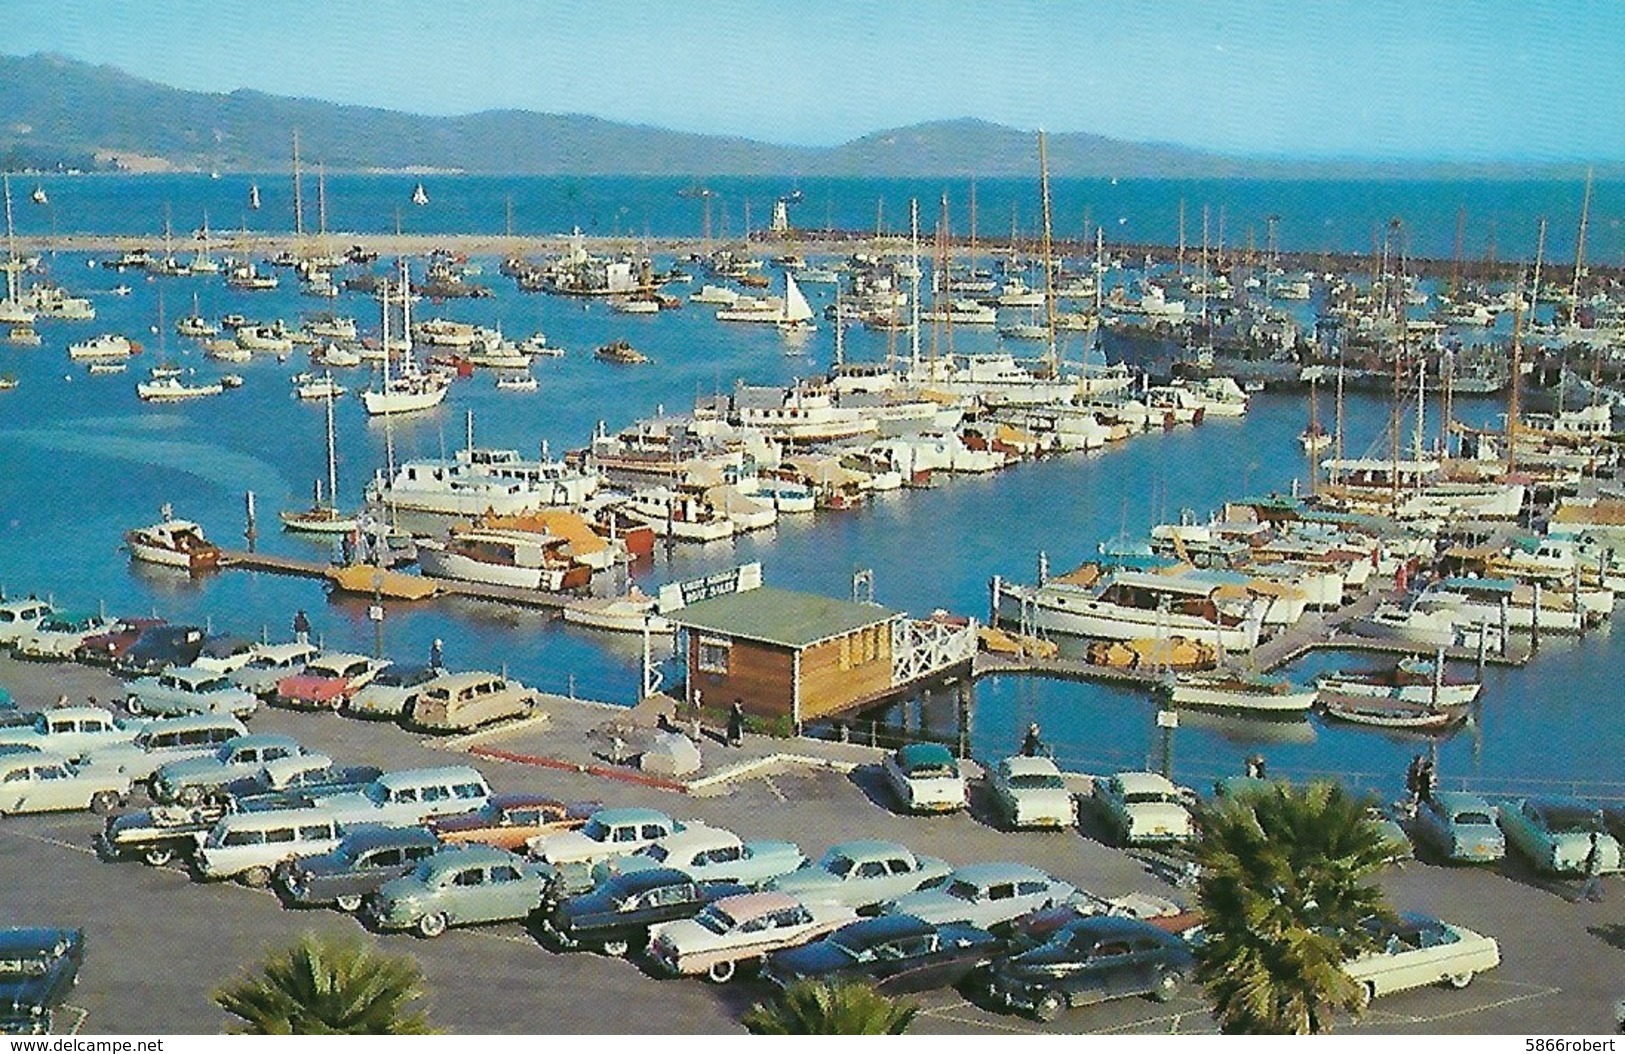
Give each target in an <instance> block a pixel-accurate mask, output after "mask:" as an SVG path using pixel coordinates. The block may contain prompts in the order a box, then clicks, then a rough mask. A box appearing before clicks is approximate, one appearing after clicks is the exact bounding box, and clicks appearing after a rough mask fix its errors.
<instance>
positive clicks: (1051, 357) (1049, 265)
mask: <svg viewBox="0 0 1625 1054" xmlns="http://www.w3.org/2000/svg"><path fill="white" fill-rule="evenodd" d="M1038 185H1039V196H1040V199H1041V201H1042V203H1043V206H1044V323H1045V329H1046V331H1047V334H1048V340H1049V353H1048V355H1047V357H1046V361H1047V362H1048V364H1049V374H1050V376H1051V377H1052V378H1053V377H1059V376H1060V375H1061V361H1060V353H1059V352H1058V351H1057V349H1056V346H1055V262H1054V256H1055V247H1054V243H1053V241H1052V237H1051V233H1050V203H1049V146H1048V143H1047V141H1046V140H1045V137H1044V130H1043V129H1042V128H1040V129H1039V130H1038Z"/></svg>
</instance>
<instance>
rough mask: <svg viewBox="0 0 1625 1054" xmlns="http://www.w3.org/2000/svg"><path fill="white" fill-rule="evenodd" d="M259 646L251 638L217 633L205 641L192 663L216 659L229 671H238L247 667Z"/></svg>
mask: <svg viewBox="0 0 1625 1054" xmlns="http://www.w3.org/2000/svg"><path fill="white" fill-rule="evenodd" d="M259 646H260V645H259V641H256V640H254V639H252V638H250V637H238V636H234V635H232V634H229V633H217V634H215V635H214V636H212V637H209V638H207V639H205V640H204V642H203V646H202V647H200V648H199V649H198V653H197V655H196V656H194V657H193V659H192V661H193V662H197V661H198V660H199V659H214V660H215V661H216V662H219V663H222V664H223V665H224V667H225V668H227V669H236V668H237V667H238V666H241V665H246V664H247V662H248V660H249V658H251V657H252V656H253V654H254V652H255V651H256V650H257V649H258V648H259ZM205 665H207V664H205Z"/></svg>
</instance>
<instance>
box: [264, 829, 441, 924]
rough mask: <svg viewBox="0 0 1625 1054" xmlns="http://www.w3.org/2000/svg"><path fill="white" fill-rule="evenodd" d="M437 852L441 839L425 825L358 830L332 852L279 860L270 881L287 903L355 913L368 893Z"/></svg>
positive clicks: (408, 871)
mask: <svg viewBox="0 0 1625 1054" xmlns="http://www.w3.org/2000/svg"><path fill="white" fill-rule="evenodd" d="M438 848H440V839H439V838H436V837H435V836H434V833H433V832H431V831H430V830H429V829H428V828H425V827H359V828H357V829H355V830H353V831H351V832H350V833H349V834H347V835H345V836H344V840H343V841H342V842H340V843H339V845H338V848H337V849H334V850H333V851H332V852H329V853H322V854H321V855H319V856H307V857H301V858H296V859H289V860H284V861H283V862H282V863H280V864H278V865H277V867H276V870H275V871H274V872H273V873H272V876H271V877H272V881H274V882H275V883H276V890H277V893H278V894H279V895H280V896H281V897H282V898H283V900H285V901H286V902H288V903H289V904H297V905H299V906H300V907H318V906H321V905H326V904H331V905H333V906H334V907H336V908H338V909H339V910H340V911H355V910H356V909H357V908H359V907H361V901H362V900H363V898H365V897H366V895H367V894H368V893H371V892H373V891H374V890H376V889H377V888H378V887H379V886H381V885H383V884H384V883H385V882H388V881H389V880H390V879H392V878H399V877H400V876H402V875H404V874H408V873H410V872H412V871H415V870H417V866H418V864H419V863H421V862H422V861H423V860H424V859H425V858H427V857H429V856H432V855H433V854H434V851H435V850H436V849H438Z"/></svg>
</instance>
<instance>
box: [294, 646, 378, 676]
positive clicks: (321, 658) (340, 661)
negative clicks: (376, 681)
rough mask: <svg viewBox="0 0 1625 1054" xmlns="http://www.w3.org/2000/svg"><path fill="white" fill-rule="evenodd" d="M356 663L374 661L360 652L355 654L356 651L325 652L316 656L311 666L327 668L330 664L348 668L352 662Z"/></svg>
mask: <svg viewBox="0 0 1625 1054" xmlns="http://www.w3.org/2000/svg"><path fill="white" fill-rule="evenodd" d="M356 661H361V662H372V661H373V660H372V657H371V656H368V655H362V654H361V653H360V652H354V651H324V652H322V653H321V654H320V655H318V656H316V657H315V658H314V659H312V660H310V664H311V665H312V666H316V665H322V666H326V665H329V664H331V665H334V666H348V665H350V664H351V663H352V662H356ZM307 672H308V671H307Z"/></svg>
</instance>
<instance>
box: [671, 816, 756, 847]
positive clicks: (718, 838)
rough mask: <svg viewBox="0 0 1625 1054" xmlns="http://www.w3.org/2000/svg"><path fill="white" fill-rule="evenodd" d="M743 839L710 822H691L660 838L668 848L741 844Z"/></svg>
mask: <svg viewBox="0 0 1625 1054" xmlns="http://www.w3.org/2000/svg"><path fill="white" fill-rule="evenodd" d="M741 842H742V839H741V838H740V837H739V836H738V835H737V834H734V833H733V832H732V831H730V830H727V829H726V828H722V827H712V826H711V825H710V824H704V823H691V824H689V825H688V826H687V827H684V828H683V829H682V830H681V831H673V832H672V833H671V834H669V835H667V836H666V837H664V838H662V839H661V840H660V844H661V845H663V846H665V847H666V848H667V849H674V850H680V849H691V848H695V847H704V846H719V845H739V844H741Z"/></svg>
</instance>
